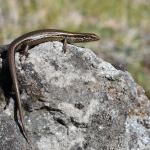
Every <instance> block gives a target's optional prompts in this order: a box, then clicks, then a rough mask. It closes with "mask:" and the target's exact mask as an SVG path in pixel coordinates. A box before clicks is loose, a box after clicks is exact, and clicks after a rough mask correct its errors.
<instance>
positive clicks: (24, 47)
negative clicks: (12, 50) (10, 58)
mask: <svg viewBox="0 0 150 150" xmlns="http://www.w3.org/2000/svg"><path fill="white" fill-rule="evenodd" d="M28 50H29V45H27V44H26V45H22V46H21V48H20V51H19V53H20V55H21V56H20V58H19V60H20V62H23V56H25V60H26V59H27V58H28V56H29V53H28Z"/></svg>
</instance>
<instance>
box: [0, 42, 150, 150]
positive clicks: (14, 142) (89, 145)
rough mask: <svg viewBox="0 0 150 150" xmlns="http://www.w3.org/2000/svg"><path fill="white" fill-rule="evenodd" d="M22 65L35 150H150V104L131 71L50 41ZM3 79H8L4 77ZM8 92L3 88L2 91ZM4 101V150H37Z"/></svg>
mask: <svg viewBox="0 0 150 150" xmlns="http://www.w3.org/2000/svg"><path fill="white" fill-rule="evenodd" d="M29 53H30V54H29V57H28V58H27V59H24V58H22V61H21V62H20V61H19V57H18V56H19V55H18V54H17V55H16V63H17V74H18V80H19V83H20V89H21V100H22V106H23V109H24V122H25V127H26V131H27V133H28V136H29V138H30V140H31V143H32V149H35V150H131V149H132V150H149V149H150V115H149V114H150V101H149V100H148V98H147V97H146V96H145V93H144V90H143V89H142V88H141V87H140V86H139V85H137V84H136V83H135V81H134V80H133V78H132V77H131V75H130V74H129V73H128V72H127V71H121V70H117V69H115V68H114V67H113V66H112V65H111V64H109V63H107V62H105V61H104V60H102V59H100V58H98V57H97V56H96V55H95V54H94V53H93V52H92V51H91V50H89V49H85V48H79V47H76V46H72V45H67V52H66V53H65V54H64V53H63V52H62V43H59V42H48V43H44V44H41V45H38V46H36V47H34V48H33V49H32V50H30V51H29ZM0 78H2V75H1V76H0ZM1 89H2V88H1ZM4 106H5V101H4V95H3V89H2V90H1V99H0V112H1V113H0V141H1V142H0V150H22V149H23V150H24V149H25V150H26V149H29V150H30V149H31V147H29V146H28V144H27V143H26V140H25V139H24V138H23V136H22V134H21V132H20V130H19V127H18V125H17V123H16V121H15V119H14V112H15V110H14V101H13V99H11V100H10V104H9V106H8V108H7V109H6V110H4Z"/></svg>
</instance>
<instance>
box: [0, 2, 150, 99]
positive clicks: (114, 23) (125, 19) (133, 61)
mask: <svg viewBox="0 0 150 150" xmlns="http://www.w3.org/2000/svg"><path fill="white" fill-rule="evenodd" d="M149 6H150V1H147V0H132V1H131V0H112V1H110V0H91V1H87V0H76V1H74V0H58V1H56V0H42V1H37V0H30V1H29V0H11V1H9V0H6V1H3V0H0V32H1V34H0V41H1V43H8V42H9V41H11V40H12V39H14V38H15V37H17V36H18V35H20V34H22V33H25V32H28V31H31V30H36V29H39V28H59V29H64V30H70V31H82V32H95V33H97V34H99V35H100V36H101V42H99V43H98V44H96V43H94V44H92V46H91V47H92V48H93V47H94V46H93V45H95V46H96V47H94V48H93V49H95V52H96V53H97V54H98V55H100V54H101V53H103V54H105V57H104V58H105V59H107V61H110V62H111V63H115V62H116V61H117V62H118V61H120V60H123V61H124V62H123V63H127V66H128V69H129V72H131V73H132V75H133V76H134V78H135V79H136V80H137V82H138V83H139V84H141V85H142V86H144V88H145V90H146V93H147V95H149V97H150V86H149V84H150V77H149V76H150V66H147V65H145V64H147V63H145V60H144V59H145V55H149V56H150V52H149V46H150V28H149V24H150V7H149ZM148 33H149V34H148ZM107 56H109V57H107ZM118 56H120V57H119V58H118ZM110 57H111V58H112V59H109V58H110ZM147 61H149V60H147ZM143 62H144V63H143ZM120 63H122V62H120Z"/></svg>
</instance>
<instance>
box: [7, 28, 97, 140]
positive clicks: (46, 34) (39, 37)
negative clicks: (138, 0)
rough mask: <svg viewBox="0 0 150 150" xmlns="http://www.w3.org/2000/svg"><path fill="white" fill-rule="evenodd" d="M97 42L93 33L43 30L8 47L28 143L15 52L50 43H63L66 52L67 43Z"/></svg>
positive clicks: (34, 32) (28, 35) (13, 79)
mask: <svg viewBox="0 0 150 150" xmlns="http://www.w3.org/2000/svg"><path fill="white" fill-rule="evenodd" d="M97 40H99V37H98V36H97V35H95V34H93V33H76V32H67V31H63V30H56V29H43V30H37V31H33V32H29V33H26V34H24V35H22V36H20V37H18V38H16V39H15V40H14V41H13V42H12V43H10V45H9V47H8V63H9V70H10V75H11V79H12V84H13V87H14V91H15V96H16V102H17V108H18V112H19V118H20V123H21V127H22V131H23V135H24V137H25V139H26V140H27V142H28V143H29V140H28V136H27V133H26V130H25V126H24V121H23V111H22V107H21V98H20V91H19V86H18V80H17V74H16V65H15V52H22V51H27V50H28V49H30V48H31V47H34V46H36V45H38V44H40V43H44V42H48V41H60V42H63V49H64V52H65V51H66V44H67V43H79V42H91V41H97Z"/></svg>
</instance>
